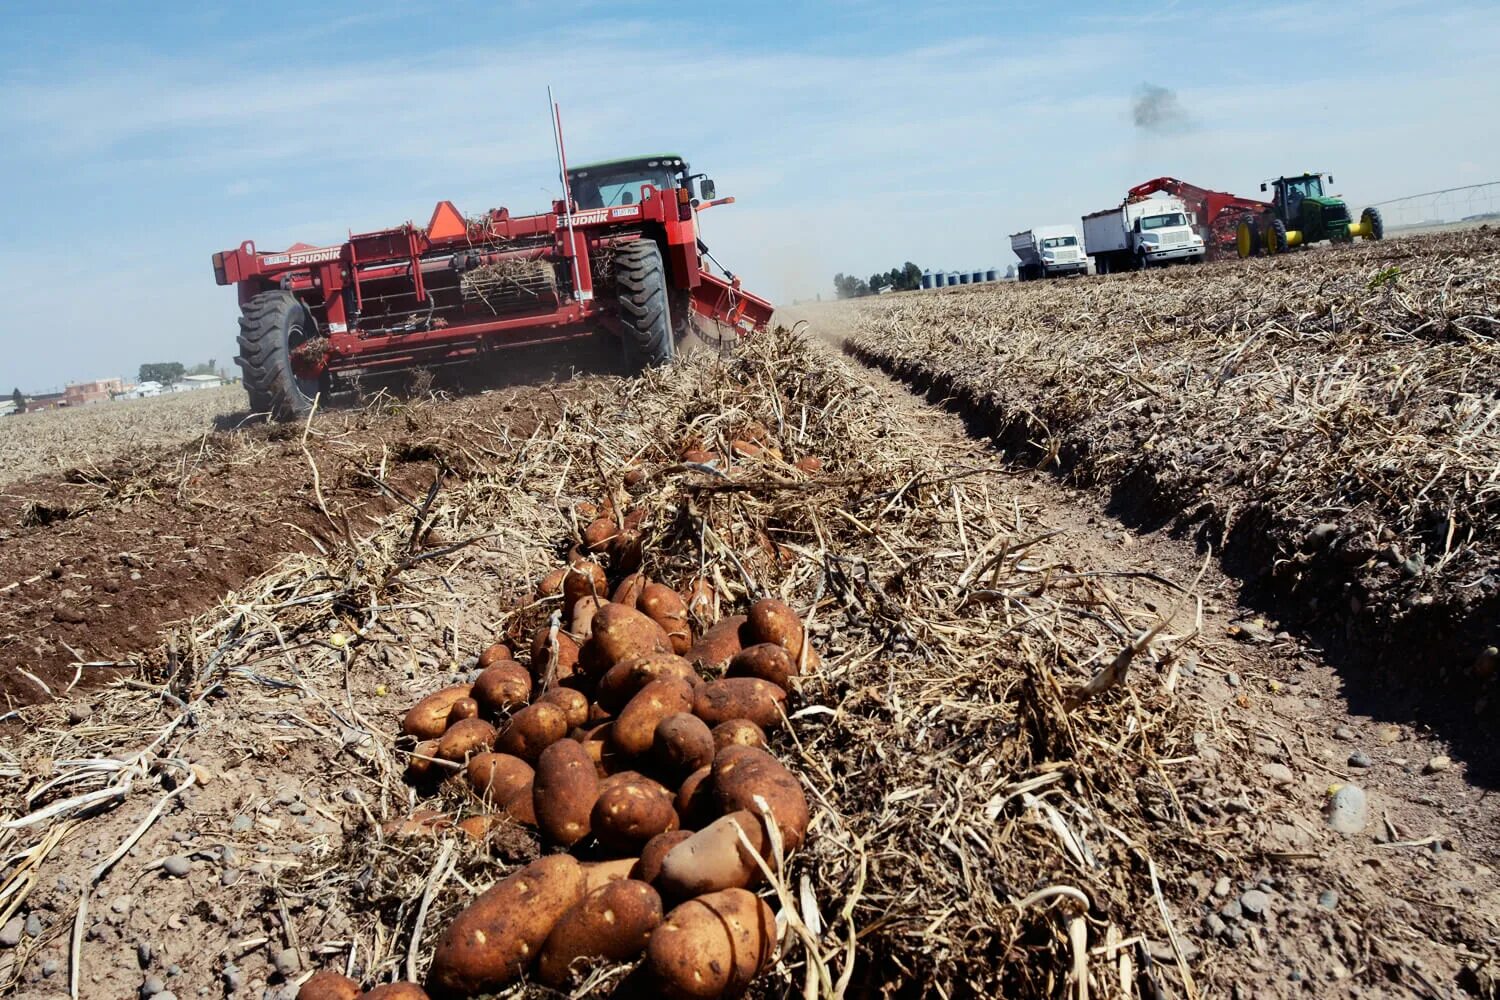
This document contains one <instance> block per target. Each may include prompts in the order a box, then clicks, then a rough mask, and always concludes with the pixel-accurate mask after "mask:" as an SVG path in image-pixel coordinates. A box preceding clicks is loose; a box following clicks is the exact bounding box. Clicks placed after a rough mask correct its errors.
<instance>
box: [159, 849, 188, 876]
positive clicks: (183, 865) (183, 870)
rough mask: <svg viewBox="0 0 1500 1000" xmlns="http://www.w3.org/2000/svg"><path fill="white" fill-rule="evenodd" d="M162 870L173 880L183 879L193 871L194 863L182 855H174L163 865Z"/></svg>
mask: <svg viewBox="0 0 1500 1000" xmlns="http://www.w3.org/2000/svg"><path fill="white" fill-rule="evenodd" d="M161 868H162V871H164V872H166V873H167V874H168V875H170V876H172V877H173V878H182V876H184V875H186V874H187V873H188V872H190V871H192V870H193V863H192V862H191V861H189V860H188V859H187V858H185V857H183V856H182V855H181V854H174V855H172V856H171V857H170V858H167V859H166V860H165V861H163V862H162V863H161Z"/></svg>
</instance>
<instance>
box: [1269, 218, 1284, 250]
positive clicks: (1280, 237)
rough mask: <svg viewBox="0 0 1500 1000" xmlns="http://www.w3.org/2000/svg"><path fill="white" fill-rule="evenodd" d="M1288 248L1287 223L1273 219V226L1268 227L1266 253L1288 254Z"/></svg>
mask: <svg viewBox="0 0 1500 1000" xmlns="http://www.w3.org/2000/svg"><path fill="white" fill-rule="evenodd" d="M1286 248H1287V235H1286V223H1285V222H1282V221H1281V220H1280V219H1272V220H1271V224H1270V225H1269V226H1267V227H1266V253H1270V254H1277V253H1286Z"/></svg>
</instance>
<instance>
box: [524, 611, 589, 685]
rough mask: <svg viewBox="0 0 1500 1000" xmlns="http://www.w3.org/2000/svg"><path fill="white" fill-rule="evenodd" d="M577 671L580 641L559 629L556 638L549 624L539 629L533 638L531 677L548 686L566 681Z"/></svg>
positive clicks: (539, 683) (538, 683) (537, 682)
mask: <svg viewBox="0 0 1500 1000" xmlns="http://www.w3.org/2000/svg"><path fill="white" fill-rule="evenodd" d="M554 660H555V662H554ZM549 669H550V671H551V675H550V676H549ZM577 671H578V643H577V642H576V641H575V640H574V639H573V637H572V636H570V635H568V633H566V632H564V631H562V630H561V629H558V631H557V634H556V636H555V639H554V636H553V633H552V628H551V626H549V625H543V626H542V627H541V628H539V629H537V630H536V632H535V633H534V634H533V635H532V638H531V677H532V679H533V680H534V681H536V685H537V686H538V687H542V688H546V687H551V686H552V685H553V684H562V683H565V682H566V681H567V680H568V678H570V677H572V676H573V675H574V674H575V673H577Z"/></svg>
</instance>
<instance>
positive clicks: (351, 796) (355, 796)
mask: <svg viewBox="0 0 1500 1000" xmlns="http://www.w3.org/2000/svg"><path fill="white" fill-rule="evenodd" d="M340 797H341V798H342V799H343V800H344V801H345V802H347V803H349V804H350V805H352V806H357V805H359V803H360V798H359V792H358V791H356V790H355V789H353V788H346V789H344V790H343V792H342V793H341V794H340Z"/></svg>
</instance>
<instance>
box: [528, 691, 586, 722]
mask: <svg viewBox="0 0 1500 1000" xmlns="http://www.w3.org/2000/svg"><path fill="white" fill-rule="evenodd" d="M537 700H538V701H547V702H551V703H552V704H554V705H556V706H557V707H558V708H560V709H562V710H563V713H564V714H565V715H567V717H568V728H569V729H576V728H578V727H579V726H583V725H587V724H588V721H589V699H588V696H587V695H585V694H584V693H583V692H582V691H576V690H574V689H573V688H565V687H555V688H553V689H552V690H550V691H548V692H546V693H545V694H543V695H542V696H541V698H539V699H537Z"/></svg>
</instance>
